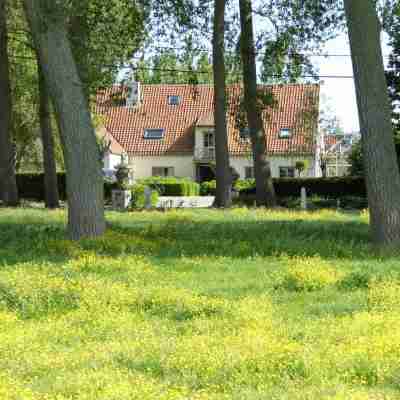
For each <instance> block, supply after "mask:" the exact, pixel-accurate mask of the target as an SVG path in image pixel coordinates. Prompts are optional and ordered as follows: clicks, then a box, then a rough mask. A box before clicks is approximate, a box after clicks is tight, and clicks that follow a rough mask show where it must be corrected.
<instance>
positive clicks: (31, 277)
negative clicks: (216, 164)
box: [0, 208, 400, 400]
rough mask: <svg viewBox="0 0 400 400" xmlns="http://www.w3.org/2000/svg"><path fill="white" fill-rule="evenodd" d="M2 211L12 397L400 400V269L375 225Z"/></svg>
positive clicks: (327, 219) (339, 217)
mask: <svg viewBox="0 0 400 400" xmlns="http://www.w3.org/2000/svg"><path fill="white" fill-rule="evenodd" d="M107 219H108V221H109V224H110V229H109V230H108V233H107V234H106V235H105V237H103V238H101V239H97V240H86V241H83V242H81V243H73V242H70V241H68V240H66V239H65V237H64V231H65V226H64V221H65V214H64V213H63V212H61V211H60V212H47V211H43V210H32V209H21V210H5V209H0V243H1V247H0V399H1V400H10V399H12V400H14V399H15V400H16V399H21V400H31V399H35V400H39V399H40V400H45V399H46V400H50V399H52V400H53V399H54V400H67V399H71V400H72V399H74V400H75V399H79V400H81V399H82V400H83V399H85V400H89V399H90V400H125V399H126V400H128V399H129V400H131V399H138V400H139V399H140V400H150V399H151V400H178V399H193V400H225V399H237V400H239V399H240V400H246V399H249V400H250V399H251V400H256V399H257V400H261V399H279V400H282V399H287V400H289V399H290V400H300V399H302V400H305V399H318V400H320V399H329V400H339V399H340V400H341V399H343V400H364V399H376V400H378V399H388V400H389V399H390V400H391V399H399V398H400V361H399V360H400V302H399V301H398V295H399V289H400V280H399V278H400V268H399V266H400V264H399V259H398V258H395V257H385V258H378V256H375V255H374V252H373V251H372V250H371V249H370V247H369V243H368V238H369V235H368V220H367V216H366V215H365V214H361V215H356V214H340V213H336V212H333V211H321V212H318V213H317V212H316V213H308V214H307V213H301V212H289V211H274V212H266V211H262V210H259V211H255V210H247V209H240V208H238V209H234V210H232V211H226V212H224V211H214V210H196V211H176V212H174V211H171V212H166V213H160V212H148V213H127V214H117V213H109V214H108V215H107Z"/></svg>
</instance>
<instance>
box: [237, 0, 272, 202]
mask: <svg viewBox="0 0 400 400" xmlns="http://www.w3.org/2000/svg"><path fill="white" fill-rule="evenodd" d="M239 7H240V25H241V44H240V48H241V55H242V65H243V84H244V103H245V104H244V106H245V109H246V114H247V123H248V127H249V129H250V138H251V145H252V150H253V161H254V177H255V181H256V201H257V204H258V205H260V206H261V205H265V206H269V207H273V206H275V205H276V196H275V190H274V185H273V182H272V176H271V167H270V164H269V161H268V158H267V146H266V140H265V132H264V123H263V119H262V107H261V105H260V102H259V101H258V96H257V70H256V51H255V44H254V32H253V16H252V2H251V0H239Z"/></svg>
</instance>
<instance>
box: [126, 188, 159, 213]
mask: <svg viewBox="0 0 400 400" xmlns="http://www.w3.org/2000/svg"><path fill="white" fill-rule="evenodd" d="M145 188H146V185H142V184H137V185H134V186H132V188H131V190H132V207H133V208H144V207H145V205H146V200H145V195H144V190H145ZM158 197H159V194H158V192H157V190H153V191H152V192H151V206H152V207H156V206H157V203H158Z"/></svg>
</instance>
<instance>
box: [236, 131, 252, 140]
mask: <svg viewBox="0 0 400 400" xmlns="http://www.w3.org/2000/svg"><path fill="white" fill-rule="evenodd" d="M239 136H240V139H242V140H247V139H250V128H240V131H239Z"/></svg>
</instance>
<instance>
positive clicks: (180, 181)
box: [138, 176, 200, 196]
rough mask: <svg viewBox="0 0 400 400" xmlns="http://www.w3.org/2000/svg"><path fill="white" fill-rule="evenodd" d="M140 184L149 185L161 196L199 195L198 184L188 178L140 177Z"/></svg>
mask: <svg viewBox="0 0 400 400" xmlns="http://www.w3.org/2000/svg"><path fill="white" fill-rule="evenodd" d="M138 183H139V184H141V185H146V186H149V187H151V188H152V189H154V190H157V192H158V193H159V194H160V195H161V196H199V194H200V185H199V184H198V183H196V182H194V181H192V180H191V179H188V178H175V177H160V176H155V177H151V178H146V179H141V180H140V181H138Z"/></svg>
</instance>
